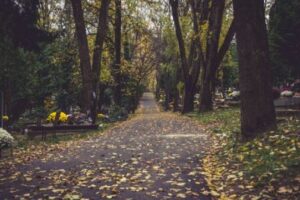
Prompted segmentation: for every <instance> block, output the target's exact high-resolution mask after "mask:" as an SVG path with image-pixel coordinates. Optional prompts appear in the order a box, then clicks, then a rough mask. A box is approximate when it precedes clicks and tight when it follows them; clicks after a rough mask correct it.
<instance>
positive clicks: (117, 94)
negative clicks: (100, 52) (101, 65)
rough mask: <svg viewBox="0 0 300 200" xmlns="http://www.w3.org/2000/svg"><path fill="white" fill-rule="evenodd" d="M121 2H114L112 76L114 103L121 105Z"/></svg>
mask: <svg viewBox="0 0 300 200" xmlns="http://www.w3.org/2000/svg"><path fill="white" fill-rule="evenodd" d="M121 31H122V2H121V0H115V62H114V65H113V66H114V68H113V75H114V79H115V89H114V101H115V103H116V104H117V105H120V104H121V97H122V95H121V48H122V47H121V44H122V41H121V39H122V34H121Z"/></svg>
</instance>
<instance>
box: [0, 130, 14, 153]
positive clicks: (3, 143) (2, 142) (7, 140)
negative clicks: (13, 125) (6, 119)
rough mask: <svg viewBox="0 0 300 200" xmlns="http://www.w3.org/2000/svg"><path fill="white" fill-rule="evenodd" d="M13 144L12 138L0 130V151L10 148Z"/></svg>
mask: <svg viewBox="0 0 300 200" xmlns="http://www.w3.org/2000/svg"><path fill="white" fill-rule="evenodd" d="M14 143H15V140H14V138H13V137H12V136H11V135H10V134H9V133H8V132H7V131H6V130H4V129H3V128H0V149H4V148H9V147H12V146H13V145H14Z"/></svg>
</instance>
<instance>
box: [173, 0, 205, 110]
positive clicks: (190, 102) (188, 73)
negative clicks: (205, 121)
mask: <svg viewBox="0 0 300 200" xmlns="http://www.w3.org/2000/svg"><path fill="white" fill-rule="evenodd" d="M170 5H171V8H172V16H173V21H174V26H175V32H176V37H177V41H178V47H179V53H180V59H181V68H182V72H183V78H184V84H185V85H184V87H185V90H184V100H183V109H182V112H183V113H187V112H192V111H193V110H194V95H195V88H196V83H197V80H198V77H199V72H200V60H201V59H202V54H201V47H200V40H199V38H200V37H199V29H198V22H197V21H195V15H194V16H193V18H194V20H193V22H194V23H193V25H194V27H193V28H194V34H195V35H194V36H195V37H194V36H193V38H192V40H191V46H190V52H189V57H188V58H187V54H186V51H185V43H184V40H183V36H182V30H181V26H180V20H179V13H178V6H179V1H178V0H170ZM191 7H192V9H193V10H195V2H194V1H191Z"/></svg>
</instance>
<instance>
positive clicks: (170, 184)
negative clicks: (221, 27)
mask: <svg viewBox="0 0 300 200" xmlns="http://www.w3.org/2000/svg"><path fill="white" fill-rule="evenodd" d="M140 105H141V106H140V109H139V111H138V114H137V116H136V117H134V118H133V119H131V120H128V121H126V122H123V123H121V124H120V125H118V126H116V127H114V128H112V129H110V130H108V131H107V132H105V134H104V135H103V136H101V137H97V138H94V139H89V140H85V141H82V142H80V143H79V145H76V146H71V147H68V148H67V149H64V150H62V151H57V152H52V153H53V155H54V156H52V157H51V159H37V160H34V161H32V162H30V163H27V164H23V165H20V166H18V167H17V169H15V170H14V173H10V172H9V170H6V171H5V170H1V171H0V199H21V198H24V199H39V198H40V199H64V198H66V199H124V200H126V199H128V200H129V199H136V200H147V199H159V200H161V199H172V200H173V199H204V200H205V199H211V198H210V197H209V196H205V195H203V193H204V194H205V193H206V192H205V191H207V188H206V186H205V185H206V184H205V181H204V178H203V176H202V175H201V171H202V170H201V158H202V157H203V156H204V155H205V152H206V151H207V148H209V141H208V138H207V135H206V134H205V132H204V131H203V130H202V128H201V127H200V126H199V125H197V124H196V123H194V122H192V121H191V120H189V119H188V118H185V117H180V116H178V115H176V114H170V113H163V112H159V110H158V107H157V104H156V103H155V101H154V97H153V95H152V94H150V93H146V94H145V95H144V96H143V98H142V99H141V104H140ZM19 172H21V173H19ZM3 173H6V174H3ZM8 174H9V175H8ZM13 175H14V176H15V178H12V179H11V176H13ZM8 176H9V177H10V179H9V181H8V180H6V178H5V177H8Z"/></svg>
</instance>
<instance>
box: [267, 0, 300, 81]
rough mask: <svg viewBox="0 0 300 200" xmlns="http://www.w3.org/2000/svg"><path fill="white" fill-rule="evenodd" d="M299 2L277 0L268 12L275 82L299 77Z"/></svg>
mask: <svg viewBox="0 0 300 200" xmlns="http://www.w3.org/2000/svg"><path fill="white" fill-rule="evenodd" d="M299 34H300V2H299V1H298V0H291V1H285V0H277V1H276V2H275V4H274V5H273V7H272V9H271V12H270V23H269V43H270V52H271V60H272V64H273V75H274V82H275V84H277V85H278V84H281V83H283V82H284V81H292V80H294V79H297V78H299V77H300V67H299V66H300V60H299V55H300V49H299V46H300V40H299V37H298V36H299Z"/></svg>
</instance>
